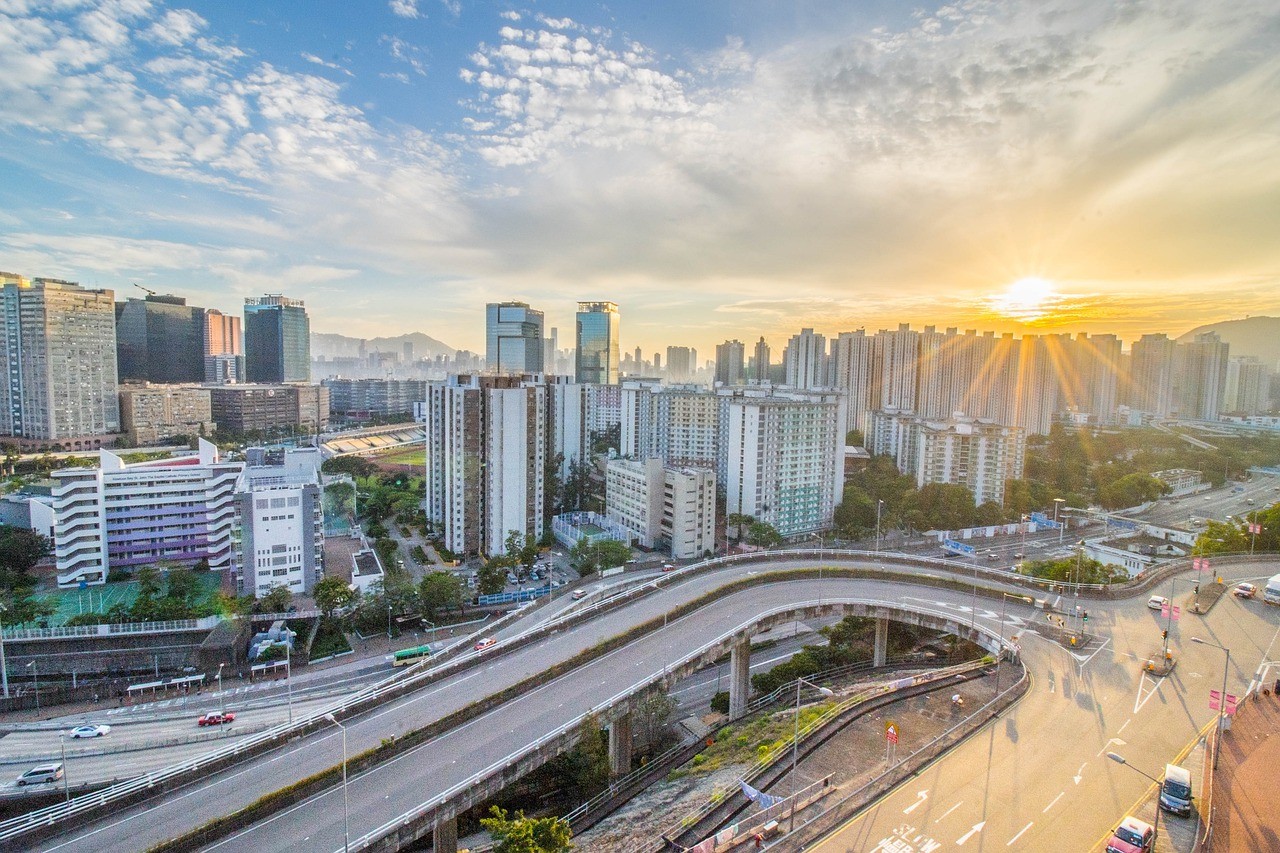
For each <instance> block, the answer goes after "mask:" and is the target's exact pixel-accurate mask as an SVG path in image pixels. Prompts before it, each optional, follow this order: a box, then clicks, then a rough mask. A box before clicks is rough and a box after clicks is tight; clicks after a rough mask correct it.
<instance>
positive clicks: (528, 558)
mask: <svg viewBox="0 0 1280 853" xmlns="http://www.w3.org/2000/svg"><path fill="white" fill-rule="evenodd" d="M505 544H506V548H507V557H508V558H509V559H510V560H512V562H513V563H514V564H517V565H520V566H522V567H523V568H524V570H525V571H526V572H528V571H530V570H532V569H533V566H534V564H535V563H537V562H538V540H536V539H534V538H533V537H532V536H525V535H524V534H523V533H521V532H520V531H519V530H508V531H507V540H506V543H505Z"/></svg>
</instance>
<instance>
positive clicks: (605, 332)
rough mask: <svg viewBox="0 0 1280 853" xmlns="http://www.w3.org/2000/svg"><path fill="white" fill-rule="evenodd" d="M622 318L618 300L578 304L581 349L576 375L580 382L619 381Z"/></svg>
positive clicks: (603, 382) (579, 343) (578, 335)
mask: <svg viewBox="0 0 1280 853" xmlns="http://www.w3.org/2000/svg"><path fill="white" fill-rule="evenodd" d="M620 319H621V317H620V315H619V314H618V305H617V303H616V302H579V303H578V317H577V332H578V334H577V344H578V351H577V356H576V358H577V364H576V370H575V371H574V375H575V376H576V377H577V380H578V381H579V382H593V383H596V384H598V385H615V384H617V382H618V361H619V350H618V324H619V321H620Z"/></svg>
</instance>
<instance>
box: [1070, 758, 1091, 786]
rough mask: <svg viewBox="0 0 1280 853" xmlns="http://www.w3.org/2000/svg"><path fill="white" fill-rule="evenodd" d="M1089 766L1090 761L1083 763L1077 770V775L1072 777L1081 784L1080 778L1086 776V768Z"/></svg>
mask: <svg viewBox="0 0 1280 853" xmlns="http://www.w3.org/2000/svg"><path fill="white" fill-rule="evenodd" d="M1088 766H1089V762H1087V761H1086V762H1085V763H1084V764H1081V765H1080V769H1079V770H1077V771H1076V775H1074V776H1072V777H1071V778H1072V779H1075V780H1076V784H1077V785H1079V784H1080V780H1081V779H1083V778H1084V769H1085V768H1086V767H1088Z"/></svg>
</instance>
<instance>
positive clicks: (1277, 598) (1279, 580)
mask: <svg viewBox="0 0 1280 853" xmlns="http://www.w3.org/2000/svg"><path fill="white" fill-rule="evenodd" d="M1262 600H1263V601H1265V602H1266V603H1267V604H1280V575H1272V576H1271V579H1270V580H1268V581H1267V587H1266V589H1264V590H1263V591H1262Z"/></svg>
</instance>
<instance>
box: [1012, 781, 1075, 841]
mask: <svg viewBox="0 0 1280 853" xmlns="http://www.w3.org/2000/svg"><path fill="white" fill-rule="evenodd" d="M1065 793H1067V792H1066V791H1061V792H1059V794H1058V796H1056V797H1054V798H1053V799H1052V800H1050V801H1049V805H1047V806H1045V807H1044V808H1042V809H1041V810H1040V814H1044V813H1046V812H1047V811H1049V809H1051V808H1053V807H1054V806H1056V805H1057V804H1058V800H1060V799H1062V795H1063V794H1065ZM1019 835H1021V833H1019Z"/></svg>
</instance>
